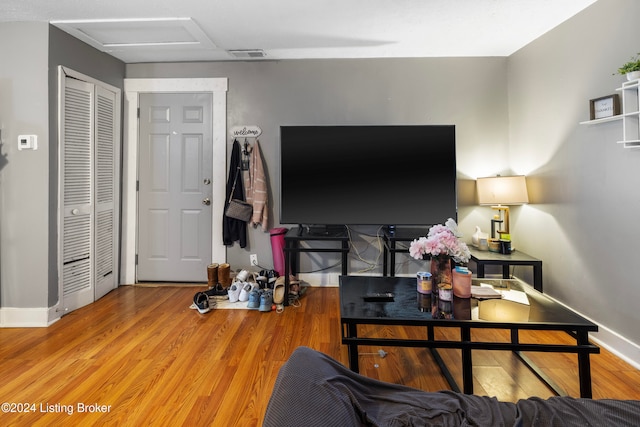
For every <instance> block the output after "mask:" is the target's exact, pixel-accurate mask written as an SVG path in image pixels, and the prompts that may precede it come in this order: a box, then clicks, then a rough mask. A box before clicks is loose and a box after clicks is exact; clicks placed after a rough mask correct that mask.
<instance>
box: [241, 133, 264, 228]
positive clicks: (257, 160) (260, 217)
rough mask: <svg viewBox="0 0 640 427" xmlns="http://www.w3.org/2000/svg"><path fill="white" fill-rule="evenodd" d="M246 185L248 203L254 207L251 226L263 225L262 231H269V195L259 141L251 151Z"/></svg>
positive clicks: (245, 177)
mask: <svg viewBox="0 0 640 427" xmlns="http://www.w3.org/2000/svg"><path fill="white" fill-rule="evenodd" d="M244 185H245V193H246V198H247V202H248V203H251V204H252V205H253V215H252V217H251V222H250V224H251V225H252V226H254V227H257V226H258V224H261V225H262V230H263V231H267V228H268V220H269V210H268V201H269V200H268V199H269V193H268V186H267V177H266V175H265V172H264V163H263V160H262V153H261V151H260V143H259V141H258V140H256V142H255V144H253V150H251V159H250V161H249V173H247V174H245V176H244Z"/></svg>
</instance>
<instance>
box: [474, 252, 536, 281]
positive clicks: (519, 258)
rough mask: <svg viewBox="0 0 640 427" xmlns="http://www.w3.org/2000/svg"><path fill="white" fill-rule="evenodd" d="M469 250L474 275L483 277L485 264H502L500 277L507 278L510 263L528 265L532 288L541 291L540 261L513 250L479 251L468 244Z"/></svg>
mask: <svg viewBox="0 0 640 427" xmlns="http://www.w3.org/2000/svg"><path fill="white" fill-rule="evenodd" d="M469 250H470V251H471V261H474V262H475V263H476V265H477V271H476V275H477V277H479V278H482V277H484V267H485V265H500V266H502V278H503V279H508V278H509V276H510V273H509V267H510V266H512V265H528V266H531V267H533V288H534V289H535V290H536V291H539V292H542V261H541V260H539V259H537V258H534V257H532V256H531V255H527V254H525V253H524V252H521V251H513V252H511V253H510V254H500V253H497V252H489V251H479V250H478V249H476V248H474V247H471V246H469Z"/></svg>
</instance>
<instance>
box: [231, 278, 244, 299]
mask: <svg viewBox="0 0 640 427" xmlns="http://www.w3.org/2000/svg"><path fill="white" fill-rule="evenodd" d="M242 285H243V283H242V282H235V283H234V284H232V285H231V286H229V289H228V290H227V292H228V293H229V302H238V301H239V300H240V292H241V291H242Z"/></svg>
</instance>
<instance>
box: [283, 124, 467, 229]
mask: <svg viewBox="0 0 640 427" xmlns="http://www.w3.org/2000/svg"><path fill="white" fill-rule="evenodd" d="M448 218H454V219H456V220H457V193H456V138H455V126H453V125H415V126H412V125H397V126H385V125H382V126H281V127H280V223H281V224H301V225H307V226H317V225H321V226H323V225H386V226H425V225H432V224H439V223H444V222H445V221H446V220H447V219H448Z"/></svg>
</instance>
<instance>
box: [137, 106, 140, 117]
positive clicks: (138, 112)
mask: <svg viewBox="0 0 640 427" xmlns="http://www.w3.org/2000/svg"><path fill="white" fill-rule="evenodd" d="M136 114H137V118H138V119H139V118H140V107H138V111H137V112H136Z"/></svg>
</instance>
